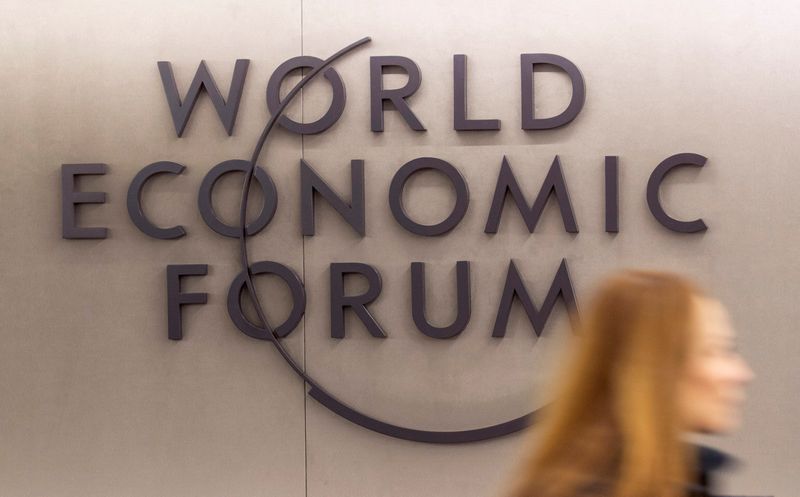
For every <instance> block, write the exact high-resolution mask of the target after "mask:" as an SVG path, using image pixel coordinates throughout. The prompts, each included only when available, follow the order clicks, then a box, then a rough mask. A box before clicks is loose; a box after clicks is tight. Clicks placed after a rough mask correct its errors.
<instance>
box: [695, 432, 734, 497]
mask: <svg viewBox="0 0 800 497" xmlns="http://www.w3.org/2000/svg"><path fill="white" fill-rule="evenodd" d="M733 463H734V460H733V458H731V457H730V456H728V455H727V454H725V453H724V452H721V451H719V450H717V449H713V448H711V447H706V446H703V445H699V446H697V466H698V470H697V480H696V482H694V483H693V484H691V485H689V486H688V491H689V496H690V497H710V496H712V495H713V494H712V493H711V492H712V491H713V490H714V481H715V479H714V476H715V474H716V473H715V472H716V471H718V470H720V469H722V468H723V467H725V466H730V465H732V464H733Z"/></svg>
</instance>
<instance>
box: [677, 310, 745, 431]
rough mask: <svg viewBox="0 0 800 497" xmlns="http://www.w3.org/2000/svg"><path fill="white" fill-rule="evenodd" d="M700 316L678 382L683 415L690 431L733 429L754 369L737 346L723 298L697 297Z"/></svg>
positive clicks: (737, 422)
mask: <svg viewBox="0 0 800 497" xmlns="http://www.w3.org/2000/svg"><path fill="white" fill-rule="evenodd" d="M697 317H698V325H699V326H697V328H696V333H695V336H694V337H693V340H692V343H691V345H690V347H689V356H688V362H687V368H686V374H685V375H684V378H683V379H682V381H681V383H680V385H679V393H678V398H679V409H680V413H681V417H682V419H683V422H684V426H685V427H686V429H687V430H689V431H696V432H701V433H726V432H730V431H733V430H735V429H736V428H738V427H739V424H740V413H739V411H740V406H741V404H742V402H743V401H744V398H745V392H744V390H745V386H746V385H747V383H749V382H750V381H751V380H752V379H753V372H752V370H750V368H749V367H748V366H747V363H746V362H745V361H744V359H742V357H741V356H740V355H739V353H738V352H737V350H736V342H735V336H734V331H733V328H732V327H731V324H730V321H729V319H728V313H727V311H726V310H725V307H723V305H722V304H721V303H720V302H718V301H716V300H713V299H710V298H698V299H697Z"/></svg>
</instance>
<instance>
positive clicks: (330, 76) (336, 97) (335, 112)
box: [267, 55, 347, 135]
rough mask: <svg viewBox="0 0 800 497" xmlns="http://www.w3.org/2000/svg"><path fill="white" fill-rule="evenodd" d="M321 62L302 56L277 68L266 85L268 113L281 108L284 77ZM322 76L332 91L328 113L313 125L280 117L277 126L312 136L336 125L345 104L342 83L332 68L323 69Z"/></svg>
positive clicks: (345, 98) (313, 66)
mask: <svg viewBox="0 0 800 497" xmlns="http://www.w3.org/2000/svg"><path fill="white" fill-rule="evenodd" d="M322 62H323V61H322V59H319V58H317V57H311V56H308V55H304V56H300V57H294V58H291V59H289V60H287V61H286V62H284V63H283V64H281V65H280V66H278V68H277V69H275V72H273V73H272V76H270V78H269V82H268V83H267V107H268V108H269V111H270V113H271V114H275V111H276V110H278V107H280V106H281V103H282V102H281V95H280V92H281V82H282V81H283V80H284V78H286V76H288V75H289V73H290V72H292V71H294V70H295V69H300V68H309V69H313V68H315V67H317V66H318V65H319V64H322ZM322 75H323V76H325V79H327V80H328V82H329V83H330V84H331V89H332V90H333V100H332V101H331V106H330V108H329V109H328V112H326V113H325V115H324V116H322V117H321V118H319V119H318V120H316V121H314V122H313V123H298V122H296V121H293V120H292V119H290V118H289V117H288V116H286V115H281V116H280V117H279V118H278V124H280V125H281V126H282V127H283V128H286V129H288V130H289V131H291V132H292V133H296V134H298V135H314V134H317V133H322V132H323V131H325V130H326V129H328V128H330V127H331V126H333V125H334V124H336V121H338V120H339V118H340V117H341V116H342V112H344V106H345V103H346V102H347V94H346V93H345V89H344V83H343V82H342V78H341V76H339V73H338V72H336V69H334V68H332V67H329V68H328V69H325V71H324V72H323V73H322Z"/></svg>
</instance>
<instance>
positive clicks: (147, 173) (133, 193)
mask: <svg viewBox="0 0 800 497" xmlns="http://www.w3.org/2000/svg"><path fill="white" fill-rule="evenodd" d="M184 169H186V168H185V167H184V166H182V165H180V164H178V163H176V162H168V161H162V162H154V163H152V164H150V165H149V166H145V167H144V168H143V169H142V170H141V171H139V173H138V174H137V175H136V176H135V177H134V178H133V181H131V185H130V186H129V187H128V216H130V218H131V221H133V224H135V225H136V227H137V228H139V230H141V232H142V233H144V234H145V235H149V236H151V237H153V238H158V239H161V240H170V239H173V238H180V237H182V236H184V235H186V230H185V229H183V226H173V227H171V228H159V227H158V226H156V225H154V224H153V223H151V222H150V220H149V219H147V216H145V214H144V210H143V209H142V189H143V188H144V184H145V183H147V180H149V179H150V178H151V177H153V176H155V175H156V174H162V173H168V174H181V172H183V170H184Z"/></svg>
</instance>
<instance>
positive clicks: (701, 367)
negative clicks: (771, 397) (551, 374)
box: [509, 271, 752, 497]
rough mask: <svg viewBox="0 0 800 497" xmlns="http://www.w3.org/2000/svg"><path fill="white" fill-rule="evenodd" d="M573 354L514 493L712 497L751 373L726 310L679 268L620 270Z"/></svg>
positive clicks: (591, 312) (585, 318)
mask: <svg viewBox="0 0 800 497" xmlns="http://www.w3.org/2000/svg"><path fill="white" fill-rule="evenodd" d="M579 328H580V329H579V331H578V333H577V337H576V340H577V344H576V346H575V347H576V348H575V349H574V357H573V359H572V362H571V363H570V365H569V367H568V368H567V370H566V372H565V374H564V376H563V377H562V382H563V383H562V384H561V385H560V389H558V390H557V391H556V398H555V400H554V402H553V404H552V405H550V406H549V407H548V408H546V412H545V414H544V417H543V419H542V420H541V421H540V422H539V424H537V426H536V429H535V430H534V432H533V434H534V435H533V438H532V440H531V444H530V450H529V451H528V452H527V453H526V455H525V457H524V459H523V462H522V467H521V470H520V473H519V477H518V478H517V480H516V481H515V482H514V485H513V487H512V491H511V492H510V493H509V497H578V496H580V497H601V496H602V497H686V496H696V495H698V496H700V495H707V492H708V486H709V483H708V472H709V469H713V466H714V465H718V464H720V463H721V462H722V459H724V456H723V455H722V454H721V453H718V452H715V451H713V450H711V449H707V448H704V449H702V450H699V449H698V448H697V447H695V446H692V445H690V444H688V443H687V442H686V441H685V440H684V436H685V435H686V434H687V433H689V432H700V433H726V432H730V431H732V430H734V429H736V427H737V426H738V424H739V406H740V404H741V402H742V400H743V398H744V393H743V390H744V386H745V385H746V383H748V382H749V381H750V380H751V379H752V371H750V369H749V368H748V366H747V364H746V363H745V362H744V361H743V360H742V358H741V357H740V356H739V354H738V353H737V352H736V348H735V345H734V344H735V340H734V332H733V330H732V328H731V326H730V324H729V322H728V317H727V313H726V311H725V309H724V307H723V306H722V305H721V304H720V303H719V302H718V301H717V300H714V299H713V298H711V297H709V296H707V295H705V294H703V293H702V292H701V291H700V290H699V289H698V288H696V287H695V286H694V285H693V284H692V283H691V282H689V281H687V280H686V279H684V278H681V277H679V276H676V275H673V274H669V273H661V272H653V271H627V272H624V273H621V274H619V275H617V276H614V277H612V278H610V279H608V280H607V281H606V282H605V283H604V284H603V285H602V286H601V287H600V289H599V291H598V293H597V294H596V296H595V299H594V301H593V302H592V304H591V307H590V308H589V309H588V312H587V313H585V314H584V315H582V316H581V323H580V325H579Z"/></svg>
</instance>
